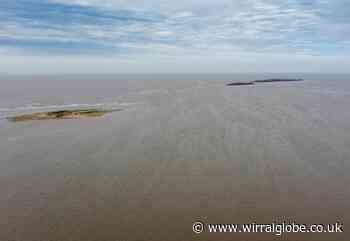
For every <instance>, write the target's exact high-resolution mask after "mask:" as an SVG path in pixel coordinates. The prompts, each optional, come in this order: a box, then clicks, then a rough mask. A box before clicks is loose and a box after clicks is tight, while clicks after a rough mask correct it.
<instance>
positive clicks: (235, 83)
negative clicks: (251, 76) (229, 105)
mask: <svg viewBox="0 0 350 241" xmlns="http://www.w3.org/2000/svg"><path fill="white" fill-rule="evenodd" d="M253 84H254V81H238V82H232V83H228V84H227V86H236V85H253Z"/></svg>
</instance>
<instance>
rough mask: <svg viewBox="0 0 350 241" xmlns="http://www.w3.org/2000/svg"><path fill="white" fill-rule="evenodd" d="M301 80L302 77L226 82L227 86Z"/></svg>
mask: <svg viewBox="0 0 350 241" xmlns="http://www.w3.org/2000/svg"><path fill="white" fill-rule="evenodd" d="M295 81H303V79H263V80H254V81H237V82H231V83H228V84H227V86H239V85H254V84H256V83H273V82H295Z"/></svg>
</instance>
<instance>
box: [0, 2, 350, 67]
mask: <svg viewBox="0 0 350 241" xmlns="http://www.w3.org/2000/svg"><path fill="white" fill-rule="evenodd" d="M349 54H350V3H349V1H348V0H192V1H191V0H176V1H163V0H1V2H0V73H10V74H11V73H15V74H26V73H31V74H32V73H120V72H131V73H135V72H137V73H139V72H350V70H349V67H348V66H350V65H349V64H350V60H349V57H350V55H349Z"/></svg>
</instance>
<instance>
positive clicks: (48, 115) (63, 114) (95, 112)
mask: <svg viewBox="0 0 350 241" xmlns="http://www.w3.org/2000/svg"><path fill="white" fill-rule="evenodd" d="M114 111H120V110H119V109H117V110H101V109H78V110H60V111H49V112H37V113H31V114H23V115H17V116H12V117H8V118H7V119H8V120H9V121H11V122H23V121H34V120H56V119H79V118H84V117H101V116H103V115H105V114H108V113H111V112H114Z"/></svg>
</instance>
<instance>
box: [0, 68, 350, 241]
mask: <svg viewBox="0 0 350 241" xmlns="http://www.w3.org/2000/svg"><path fill="white" fill-rule="evenodd" d="M264 78H303V79H304V81H301V82H288V83H287V82H278V83H277V82H276V83H258V84H255V85H250V86H227V85H226V84H227V83H230V82H232V81H249V80H256V79H264ZM82 108H83V109H84V108H101V109H121V110H122V111H118V112H113V113H110V114H107V115H105V116H103V117H101V118H83V119H74V120H51V121H29V122H20V123H19V122H18V123H13V122H10V121H8V119H7V118H8V117H12V116H15V115H19V114H24V113H35V112H42V111H54V110H63V109H82ZM349 108H350V74H310V73H308V74H307V73H293V74H292V73H291V74H288V73H284V74H276V73H274V74H269V73H261V74H259V73H254V74H232V73H222V74H221V73H210V74H207V73H191V74H188V73H186V74H149V73H148V74H109V75H98V74H96V75H80V74H77V75H31V76H23V75H22V76H20V75H18V76H14V75H1V76H0V192H1V193H0V240H8V241H10V240H16V241H17V240H18V241H63V240H70V241H112V240H113V241H116V240H124V241H129V240H130V241H134V240H154V241H164V240H165V241H166V240H169V241H180V240H182V241H185V240H190V241H191V240H222V241H225V240H252V241H254V240H255V241H264V240H266V241H270V240H290V241H296V240H298V241H303V240H305V241H306V240H307V241H313V240H315V241H322V240H324V241H331V240H337V241H341V240H344V241H345V240H349V236H350V234H349V232H348V229H349V230H350V206H349V200H350V175H349V173H350V111H349V110H350V109H349ZM196 222H201V223H203V224H204V230H203V232H201V233H196V232H194V231H193V224H194V223H196ZM252 223H255V224H281V223H297V224H305V225H312V224H321V225H327V224H335V223H341V224H342V225H343V232H338V233H328V232H319V233H314V232H306V233H291V232H285V233H283V234H282V235H276V233H271V232H251V233H246V232H226V233H224V232H218V233H212V232H210V230H208V228H207V226H206V225H207V224H237V225H243V224H252Z"/></svg>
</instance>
